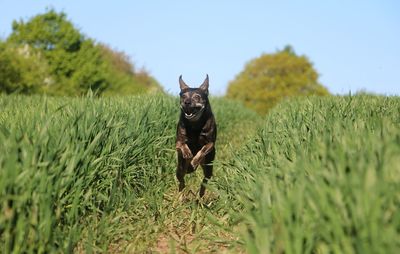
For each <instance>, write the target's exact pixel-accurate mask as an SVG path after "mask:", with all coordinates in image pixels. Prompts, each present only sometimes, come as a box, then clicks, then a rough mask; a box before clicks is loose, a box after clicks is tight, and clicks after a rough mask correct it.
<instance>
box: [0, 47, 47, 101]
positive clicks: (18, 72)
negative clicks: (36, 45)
mask: <svg viewBox="0 0 400 254" xmlns="http://www.w3.org/2000/svg"><path fill="white" fill-rule="evenodd" d="M47 69H48V66H47V64H46V61H45V60H44V59H43V58H42V57H41V55H40V54H38V52H35V51H34V50H31V49H30V48H29V47H28V46H26V47H24V48H15V47H9V46H7V45H6V43H4V42H0V93H1V92H4V93H7V94H9V93H23V94H32V93H37V92H39V91H40V89H41V87H43V84H46V82H47V81H48V80H47V79H46V76H47Z"/></svg>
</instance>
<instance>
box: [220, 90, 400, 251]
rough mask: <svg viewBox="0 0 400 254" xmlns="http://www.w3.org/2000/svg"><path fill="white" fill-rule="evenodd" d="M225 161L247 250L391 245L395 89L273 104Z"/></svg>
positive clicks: (399, 221)
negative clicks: (380, 94)
mask: <svg viewBox="0 0 400 254" xmlns="http://www.w3.org/2000/svg"><path fill="white" fill-rule="evenodd" d="M224 168H225V175H226V177H225V181H226V182H225V183H224V182H222V181H221V180H220V184H221V188H223V189H224V190H225V192H226V193H227V194H226V195H227V196H228V197H229V199H230V202H227V204H231V206H230V207H229V208H230V210H231V211H230V212H228V214H229V216H230V218H231V219H232V225H240V226H241V228H242V243H243V245H244V247H245V248H246V250H247V252H248V253H397V252H398V251H399V250H400V213H399V208H400V192H399V186H400V99H399V98H398V97H392V98H385V97H374V96H355V97H328V98H323V99H321V98H312V99H307V100H302V101H297V102H296V101H295V102H290V103H285V104H282V105H280V106H278V107H277V108H275V109H274V111H273V112H272V113H271V114H270V115H269V116H268V117H267V119H266V121H265V123H264V126H263V127H262V128H261V129H260V130H259V131H258V133H257V135H255V137H254V139H253V141H252V142H250V143H249V144H248V145H247V147H246V148H244V149H243V150H242V151H241V152H240V153H238V154H237V155H236V157H235V158H234V159H233V160H232V161H231V162H230V163H227V164H226V165H225V167H224ZM229 208H228V209H229Z"/></svg>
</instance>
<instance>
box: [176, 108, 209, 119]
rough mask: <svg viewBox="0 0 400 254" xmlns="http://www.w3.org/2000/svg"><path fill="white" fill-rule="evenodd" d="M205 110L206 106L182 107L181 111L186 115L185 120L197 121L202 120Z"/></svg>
mask: <svg viewBox="0 0 400 254" xmlns="http://www.w3.org/2000/svg"><path fill="white" fill-rule="evenodd" d="M204 109H205V105H201V107H189V108H185V107H182V105H181V110H182V112H183V114H184V115H185V118H186V119H188V120H197V119H199V118H200V116H201V114H202V113H203V111H204Z"/></svg>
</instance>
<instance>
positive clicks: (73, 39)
mask: <svg viewBox="0 0 400 254" xmlns="http://www.w3.org/2000/svg"><path fill="white" fill-rule="evenodd" d="M88 90H92V91H94V92H96V93H97V94H102V95H115V94H124V95H126V94H137V93H143V92H146V91H153V90H154V91H156V90H161V86H160V85H159V84H158V82H157V81H156V80H155V79H154V78H153V77H151V76H150V75H149V74H148V73H147V72H146V71H145V70H137V69H136V68H135V66H134V65H133V63H132V62H131V61H130V59H129V57H128V56H127V55H126V54H124V53H123V52H119V51H116V50H114V49H111V48H110V47H109V46H107V45H105V44H102V43H98V42H96V41H95V40H93V39H91V38H89V37H87V36H85V35H84V34H82V33H81V32H80V31H79V30H78V29H77V28H76V27H75V26H74V25H73V23H72V22H71V21H69V20H68V19H67V16H66V14H65V13H63V12H61V13H58V12H56V11H54V10H49V11H47V12H46V13H44V14H39V15H37V16H34V17H32V18H31V19H29V20H28V21H27V22H25V21H23V20H19V21H14V22H13V24H12V33H11V34H10V36H9V37H8V38H6V39H5V40H4V41H0V93H6V94H10V93H22V94H35V93H41V94H43V93H44V94H49V95H82V94H85V93H87V92H88Z"/></svg>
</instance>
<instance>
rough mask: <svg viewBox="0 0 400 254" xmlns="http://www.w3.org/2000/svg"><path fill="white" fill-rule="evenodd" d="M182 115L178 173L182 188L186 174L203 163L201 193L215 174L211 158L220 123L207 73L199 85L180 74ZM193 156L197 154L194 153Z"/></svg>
mask: <svg viewBox="0 0 400 254" xmlns="http://www.w3.org/2000/svg"><path fill="white" fill-rule="evenodd" d="M179 86H180V88H181V92H180V94H179V95H180V106H181V115H180V118H179V122H178V128H177V131H176V150H177V152H178V167H177V170H176V177H177V178H178V180H179V191H182V189H183V188H184V187H185V179H184V178H185V174H186V173H192V172H193V171H195V170H196V168H197V167H198V166H199V165H201V167H202V168H203V172H204V179H203V183H202V184H201V186H200V197H202V196H203V195H204V192H205V189H206V187H205V185H206V184H207V181H208V180H209V179H210V178H211V176H212V170H213V166H212V164H211V163H212V161H213V160H214V157H215V141H216V139H217V125H216V123H215V118H214V115H213V113H212V111H211V105H210V102H209V101H208V75H207V77H206V79H205V80H204V82H203V84H202V85H201V86H200V87H199V88H190V87H189V86H188V85H186V84H185V82H184V81H183V80H182V75H181V76H180V77H179ZM193 156H194V157H193Z"/></svg>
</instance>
